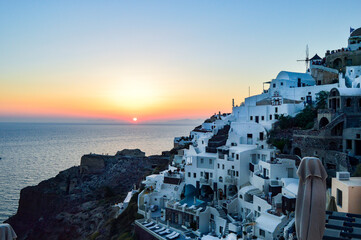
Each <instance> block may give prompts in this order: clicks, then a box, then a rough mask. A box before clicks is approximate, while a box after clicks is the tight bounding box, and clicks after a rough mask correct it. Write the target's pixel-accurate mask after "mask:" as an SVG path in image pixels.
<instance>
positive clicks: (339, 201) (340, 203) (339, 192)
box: [337, 188, 342, 207]
mask: <svg viewBox="0 0 361 240" xmlns="http://www.w3.org/2000/svg"><path fill="white" fill-rule="evenodd" d="M337 205H338V206H340V207H342V191H341V190H340V189H338V188H337Z"/></svg>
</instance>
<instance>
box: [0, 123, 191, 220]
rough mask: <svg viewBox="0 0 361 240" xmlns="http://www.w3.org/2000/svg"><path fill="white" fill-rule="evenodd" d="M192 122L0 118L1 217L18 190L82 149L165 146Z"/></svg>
mask: <svg viewBox="0 0 361 240" xmlns="http://www.w3.org/2000/svg"><path fill="white" fill-rule="evenodd" d="M193 127H194V125H90V124H43V123H42V124H40V123H35V124H34V123H0V157H1V158H2V159H1V160H0V223H1V222H3V221H4V220H6V219H7V218H8V217H9V216H10V215H13V214H15V213H16V210H17V206H18V201H19V195H20V190H21V189H22V188H24V187H26V186H29V185H36V184H38V183H39V182H40V181H42V180H45V179H48V178H50V177H54V176H55V175H56V174H57V173H58V172H59V171H61V170H64V169H67V168H69V167H71V166H75V165H79V164H80V158H81V156H82V155H84V154H87V153H90V152H93V153H109V154H115V153H116V151H118V150H122V149H124V148H139V149H141V150H142V151H144V152H145V153H146V155H152V154H159V153H161V151H164V150H170V149H171V148H172V146H173V138H174V137H176V136H183V135H188V134H189V132H190V130H191V129H192V128H193Z"/></svg>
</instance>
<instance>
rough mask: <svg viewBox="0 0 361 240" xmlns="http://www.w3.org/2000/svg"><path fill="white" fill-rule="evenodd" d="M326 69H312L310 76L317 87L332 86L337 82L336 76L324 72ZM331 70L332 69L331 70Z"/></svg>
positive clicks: (332, 73)
mask: <svg viewBox="0 0 361 240" xmlns="http://www.w3.org/2000/svg"><path fill="white" fill-rule="evenodd" d="M326 69H327V68H324V69H321V68H316V67H315V68H312V69H311V75H312V77H313V78H314V79H315V80H316V84H317V85H324V84H332V83H337V82H338V74H337V73H334V72H330V71H326ZM332 70H333V69H332Z"/></svg>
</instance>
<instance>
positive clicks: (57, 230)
mask: <svg viewBox="0 0 361 240" xmlns="http://www.w3.org/2000/svg"><path fill="white" fill-rule="evenodd" d="M168 162H169V159H168V157H164V156H151V157H145V154H144V153H143V152H141V151H140V150H123V151H120V152H118V153H117V154H116V155H114V156H105V155H96V154H91V155H84V156H83V157H82V159H81V165H80V166H77V167H72V168H69V169H67V170H65V171H62V172H60V173H59V174H58V175H57V176H56V177H54V178H51V179H48V180H46V181H43V182H41V183H39V184H38V185H37V186H31V187H26V188H24V189H22V190H21V193H20V200H19V207H18V211H17V213H16V215H14V216H12V217H11V218H9V219H8V220H7V222H8V223H10V224H11V225H12V226H13V228H14V229H15V231H16V233H17V235H18V236H19V239H119V238H125V237H126V236H130V234H129V232H130V231H131V228H130V225H131V223H132V222H133V221H134V219H135V218H136V199H133V200H132V202H131V204H130V205H129V207H128V208H129V209H127V210H128V211H126V213H125V212H124V213H123V214H122V215H120V216H119V217H118V219H115V215H116V214H115V213H116V211H117V209H116V208H114V207H113V206H112V205H114V204H115V203H118V202H121V201H122V200H123V199H124V197H125V196H126V194H127V192H128V191H129V190H130V189H132V187H133V186H134V184H137V185H138V184H139V183H140V181H141V180H142V178H143V177H144V176H145V175H147V174H150V173H152V172H153V171H154V170H155V169H156V170H157V171H159V169H164V168H165V167H166V166H167V164H168ZM121 236H123V237H121Z"/></svg>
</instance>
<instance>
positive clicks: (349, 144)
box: [346, 139, 352, 149]
mask: <svg viewBox="0 0 361 240" xmlns="http://www.w3.org/2000/svg"><path fill="white" fill-rule="evenodd" d="M346 149H352V140H350V139H347V140H346Z"/></svg>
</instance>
